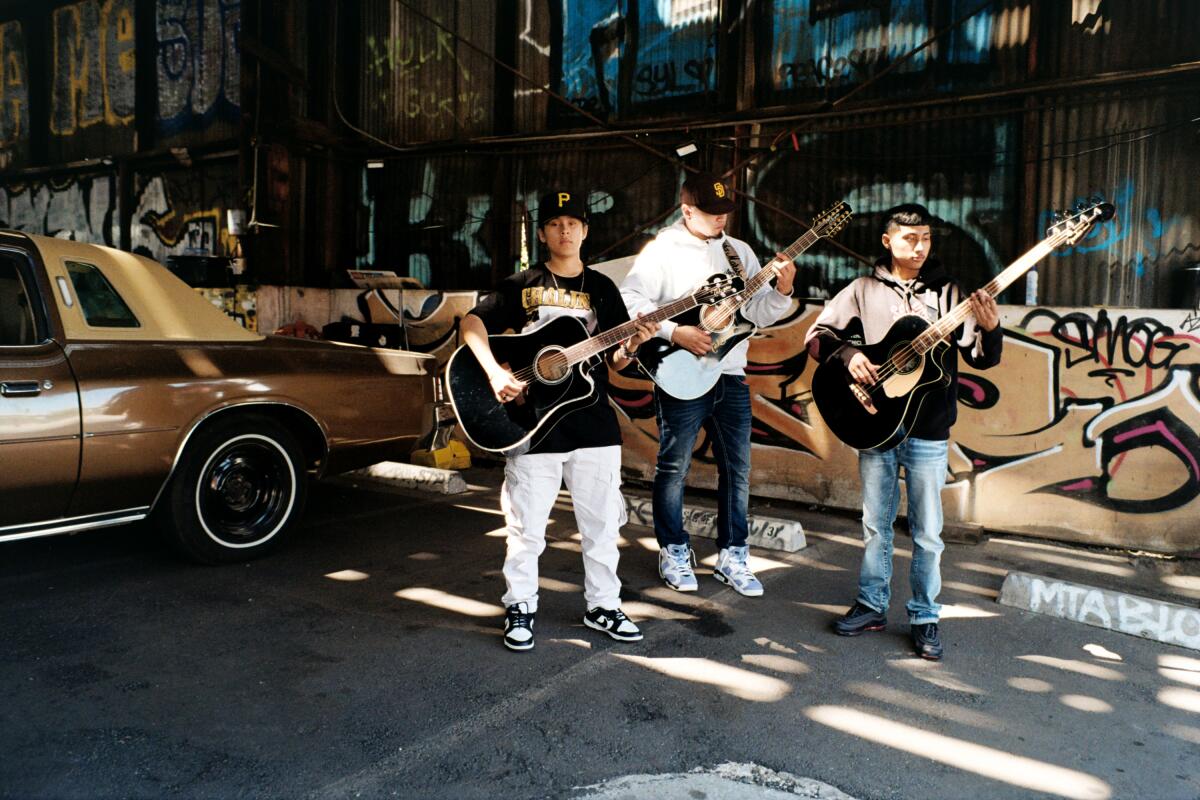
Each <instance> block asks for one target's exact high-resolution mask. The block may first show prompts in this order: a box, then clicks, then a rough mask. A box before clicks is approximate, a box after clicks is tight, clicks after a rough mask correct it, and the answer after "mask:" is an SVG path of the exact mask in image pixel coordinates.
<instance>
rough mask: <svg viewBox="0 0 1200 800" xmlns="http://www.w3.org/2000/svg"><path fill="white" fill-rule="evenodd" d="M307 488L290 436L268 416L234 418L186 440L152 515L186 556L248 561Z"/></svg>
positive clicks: (295, 513)
mask: <svg viewBox="0 0 1200 800" xmlns="http://www.w3.org/2000/svg"><path fill="white" fill-rule="evenodd" d="M305 489H306V476H305V471H304V456H303V453H302V451H301V449H300V445H299V443H298V442H297V441H296V437H295V436H293V435H292V434H291V433H290V432H289V431H288V430H287V429H286V428H284V427H283V426H282V425H280V424H278V423H277V422H275V421H274V420H271V419H268V418H266V417H259V416H242V417H232V418H230V419H227V420H217V421H216V422H214V423H213V424H211V425H209V426H207V427H205V428H203V429H201V430H200V431H199V432H198V433H196V435H195V436H194V437H193V439H192V441H191V442H189V443H188V445H187V448H186V449H185V450H184V454H183V458H182V460H181V461H180V463H179V466H178V469H177V471H176V474H175V476H174V478H172V479H171V485H170V487H169V488H168V490H167V493H166V495H165V496H164V497H163V501H162V502H161V503H160V508H159V509H158V512H157V513H158V517H159V520H160V522H161V523H162V524H163V527H164V528H165V530H166V532H167V534H168V535H169V537H170V538H171V540H172V542H173V544H175V545H176V546H177V547H178V548H179V549H180V550H182V551H183V553H184V554H185V555H187V556H189V557H191V558H193V559H196V560H197V561H202V562H205V563H208V564H220V563H229V562H234V561H246V560H249V559H252V558H257V557H258V556H261V555H263V554H265V553H266V552H268V551H269V550H271V549H272V548H274V547H275V546H277V545H278V544H279V542H280V541H281V540H282V539H283V538H284V537H285V535H286V534H287V533H288V531H289V529H290V528H291V527H292V525H293V523H294V522H295V520H296V519H297V518H298V517H299V516H300V513H301V511H302V510H303V507H304V497H305Z"/></svg>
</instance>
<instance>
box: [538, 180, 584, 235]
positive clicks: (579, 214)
mask: <svg viewBox="0 0 1200 800" xmlns="http://www.w3.org/2000/svg"><path fill="white" fill-rule="evenodd" d="M555 217H574V218H575V219H577V220H579V221H580V222H582V223H583V224H584V225H586V224H587V221H588V217H587V196H586V195H581V194H576V193H575V192H571V191H567V190H566V189H556V190H555V191H553V192H548V193H547V194H544V195H542V199H541V201H540V202H539V203H538V218H537V224H538V227H539V228H542V227H545V225H546V223H547V222H549V221H550V220H552V219H554V218H555Z"/></svg>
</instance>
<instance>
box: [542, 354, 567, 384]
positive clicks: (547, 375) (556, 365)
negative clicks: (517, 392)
mask: <svg viewBox="0 0 1200 800" xmlns="http://www.w3.org/2000/svg"><path fill="white" fill-rule="evenodd" d="M533 366H534V369H535V371H536V372H537V376H538V380H540V381H542V383H559V382H560V381H562V380H564V379H565V378H566V377H567V373H568V372H570V369H571V365H570V364H569V363H567V357H566V356H565V355H563V352H562V351H561V350H558V349H547V350H543V351H542V352H541V353H538V357H537V359H536V360H535V361H534V362H533Z"/></svg>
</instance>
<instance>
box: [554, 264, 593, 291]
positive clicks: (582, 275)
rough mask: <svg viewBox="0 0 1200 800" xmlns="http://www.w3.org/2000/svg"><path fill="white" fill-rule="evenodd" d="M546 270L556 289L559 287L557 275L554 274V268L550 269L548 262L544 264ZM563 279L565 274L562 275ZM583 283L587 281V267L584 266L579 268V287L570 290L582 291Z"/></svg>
mask: <svg viewBox="0 0 1200 800" xmlns="http://www.w3.org/2000/svg"><path fill="white" fill-rule="evenodd" d="M546 272H549V273H550V280H552V281H554V288H555V289H558V288H560V287H559V285H558V276H557V275H555V274H554V270H552V269H550V265H549V264H547V265H546ZM563 279H564V280H565V279H566V276H565V275H564V276H563ZM585 283H587V267H584V268H583V269H581V270H580V271H579V288H578V289H575V290H572V291H579V292H582V291H583V286H584V284H585Z"/></svg>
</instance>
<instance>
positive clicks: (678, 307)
mask: <svg viewBox="0 0 1200 800" xmlns="http://www.w3.org/2000/svg"><path fill="white" fill-rule="evenodd" d="M741 288H742V282H741V281H740V280H737V279H731V278H730V277H729V276H728V275H719V276H714V277H713V278H712V279H710V280H709V281H708V282H707V283H705V284H704V285H703V286H701V287H700V288H699V289H697V290H696V291H694V292H692V293H691V294H689V295H685V296H684V297H682V298H680V299H679V300H676V301H675V302H673V303H670V304H668V305H665V306H663V307H662V308H659V309H656V310H655V311H652V312H650V313H649V314H646V315H644V316H643V317H642V319H643V320H646V321H650V322H662V321H663V320H664V319H670V318H671V317H674V316H678V315H679V314H683V313H684V312H687V311H690V310H691V309H693V308H695V307H696V306H699V305H704V304H710V303H716V302H719V301H721V300H723V299H724V298H726V297H729V296H731V295H733V294H736V293H737V292H738V291H739V290H740V289H741ZM636 332H637V323H636V322H635V321H630V322H626V323H624V324H622V325H618V326H617V327H615V328H610V329H609V330H606V331H604V332H602V333H599V334H597V335H595V336H592V337H589V336H588V332H587V328H585V327H584V325H583V322H582V321H580V320H579V319H577V318H576V317H558V318H556V319H553V320H551V321H550V322H548V323H546V324H545V325H543V326H542V327H540V328H538V329H537V330H534V331H530V332H529V333H519V334H500V335H496V336H489V337H488V344H489V345H491V348H492V355H494V356H495V357H496V361H497V362H499V363H500V364H501V365H502V366H504V367H505V368H506V369H508V370H509V371H510V372H512V374H513V375H514V376H515V377H516V378H517V379H518V380H521V381H525V382H526V383H527V384H528V385H527V386H526V389H525V391H524V392H523V393H522V395H521V397H519V398H517V399H516V400H513V401H511V402H508V403H501V402H500V401H499V400H497V399H496V396H495V394H493V393H492V384H491V381H489V380H488V376H487V372H486V371H485V370H484V369H483V366H482V365H480V363H479V359H477V358H476V357H475V353H474V352H472V350H471V348H469V347H467V346H466V345H463V346H462V347H460V348H458V349H457V350H455V351H454V354H453V355H452V356H450V360H449V361H447V362H446V387H447V390H448V391H447V393H448V394H449V395H450V402H451V404H452V405H453V406H454V413H455V414H456V415H457V416H458V422H459V425H461V426H462V429H463V433H464V434H466V436H467V438H468V439H470V440H471V443H472V444H474V445H475V446H476V447H478V448H480V449H481V450H487V451H488V452H492V453H501V454H504V455H519V454H521V453H524V452H526V451H528V450H529V449H530V448H532V447H533V446H534V445H536V444H537V443H538V442H539V441H540V440H541V438H542V437H544V436H545V435H546V434H547V433H549V432H550V430H551V429H552V428H553V427H554V425H555V424H557V423H558V422H559V421H560V420H562V418H563V417H565V416H566V415H567V414H569V413H570V412H572V411H575V410H577V409H580V408H585V407H587V406H590V405H591V404H592V403H595V402H596V399H597V396H598V392H597V391H596V383H595V381H594V380H592V376H591V375H589V374H588V373H589V372H590V371H591V370H592V368H594V367H596V366H597V365H599V364H600V363H601V362H602V360H603V359H602V354H603V353H604V351H606V350H608V349H609V348H610V347H613V346H614V345H616V344H619V343H620V342H623V341H625V340H626V339H628V338H629V337H630V336H632V335H633V334H634V333H636Z"/></svg>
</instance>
